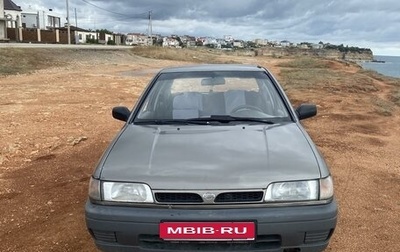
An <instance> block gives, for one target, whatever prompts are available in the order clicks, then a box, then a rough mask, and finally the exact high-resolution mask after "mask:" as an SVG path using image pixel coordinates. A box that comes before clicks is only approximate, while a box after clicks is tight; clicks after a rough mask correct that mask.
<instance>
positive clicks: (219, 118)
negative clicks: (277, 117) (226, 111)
mask: <svg viewBox="0 0 400 252" xmlns="http://www.w3.org/2000/svg"><path fill="white" fill-rule="evenodd" d="M185 122H220V123H230V122H257V123H265V124H275V122H273V121H271V120H267V119H263V118H254V117H236V116H230V115H211V116H209V117H199V118H191V119H186V120H185Z"/></svg>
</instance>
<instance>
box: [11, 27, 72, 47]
mask: <svg viewBox="0 0 400 252" xmlns="http://www.w3.org/2000/svg"><path fill="white" fill-rule="evenodd" d="M7 38H8V39H9V40H10V41H16V42H27V43H29V42H31V43H38V42H40V43H49V44H55V43H60V44H68V31H66V30H59V29H55V30H40V29H32V28H7ZM71 43H72V44H75V37H74V32H73V31H71Z"/></svg>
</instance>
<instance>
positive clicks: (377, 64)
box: [360, 55, 400, 78]
mask: <svg viewBox="0 0 400 252" xmlns="http://www.w3.org/2000/svg"><path fill="white" fill-rule="evenodd" d="M360 64H361V66H362V67H363V68H364V69H368V70H374V71H377V72H378V73H381V74H383V75H386V76H390V77H396V78H400V56H381V55H375V56H374V61H366V62H361V63H360Z"/></svg>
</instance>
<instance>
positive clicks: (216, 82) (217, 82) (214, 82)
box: [201, 77, 225, 86]
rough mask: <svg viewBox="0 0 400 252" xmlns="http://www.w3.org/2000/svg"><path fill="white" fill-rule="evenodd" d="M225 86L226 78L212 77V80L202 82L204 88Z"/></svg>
mask: <svg viewBox="0 0 400 252" xmlns="http://www.w3.org/2000/svg"><path fill="white" fill-rule="evenodd" d="M224 84H225V79H224V77H211V78H204V79H202V80H201V85H202V86H215V85H224Z"/></svg>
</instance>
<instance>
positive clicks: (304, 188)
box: [264, 176, 333, 202]
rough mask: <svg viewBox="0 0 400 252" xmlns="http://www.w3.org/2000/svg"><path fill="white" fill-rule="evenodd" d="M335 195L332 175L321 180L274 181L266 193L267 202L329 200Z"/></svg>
mask: <svg viewBox="0 0 400 252" xmlns="http://www.w3.org/2000/svg"><path fill="white" fill-rule="evenodd" d="M332 197H333V182H332V177H331V176H329V177H326V178H323V179H320V180H305V181H289V182H279V183H272V184H270V185H269V186H268V188H267V192H266V193H265V199H264V200H265V201H267V202H284V201H307V200H327V199H330V198H332Z"/></svg>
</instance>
